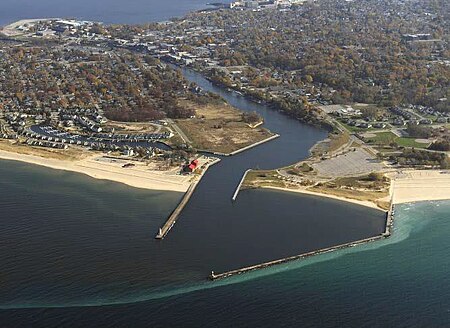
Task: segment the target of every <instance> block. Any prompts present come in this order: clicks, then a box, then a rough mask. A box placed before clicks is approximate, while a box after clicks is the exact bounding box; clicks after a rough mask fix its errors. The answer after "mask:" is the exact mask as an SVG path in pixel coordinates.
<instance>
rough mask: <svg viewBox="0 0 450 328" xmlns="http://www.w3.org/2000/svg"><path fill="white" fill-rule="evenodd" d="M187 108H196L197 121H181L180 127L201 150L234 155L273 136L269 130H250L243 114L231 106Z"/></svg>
mask: <svg viewBox="0 0 450 328" xmlns="http://www.w3.org/2000/svg"><path fill="white" fill-rule="evenodd" d="M183 105H185V106H193V107H195V110H196V118H192V119H178V120H176V124H177V125H178V126H179V128H180V129H181V130H182V131H183V132H184V133H185V134H186V135H187V137H188V138H189V139H190V140H191V141H192V146H193V147H195V148H197V149H201V150H208V151H215V152H220V153H231V152H233V151H235V150H238V149H240V148H243V147H246V146H248V145H251V144H253V143H255V142H258V141H261V140H264V139H267V138H268V137H270V136H272V135H273V134H272V133H271V132H269V131H268V130H267V129H264V128H261V127H257V128H254V129H252V128H251V127H249V126H248V125H247V123H245V122H243V121H242V117H241V112H240V111H239V110H237V109H235V108H233V107H231V106H230V105H227V104H223V105H196V104H193V103H188V102H183Z"/></svg>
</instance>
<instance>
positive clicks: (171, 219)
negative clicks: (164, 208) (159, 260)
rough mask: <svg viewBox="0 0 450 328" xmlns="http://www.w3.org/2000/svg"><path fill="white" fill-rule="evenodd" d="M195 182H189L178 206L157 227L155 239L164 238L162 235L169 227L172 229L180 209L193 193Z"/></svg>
mask: <svg viewBox="0 0 450 328" xmlns="http://www.w3.org/2000/svg"><path fill="white" fill-rule="evenodd" d="M197 184H198V181H196V182H193V183H191V185H190V186H189V188H188V190H187V191H186V193H185V194H184V196H183V198H182V199H181V201H180V203H179V204H178V206H177V207H176V208H175V209H174V210H173V212H172V214H170V216H169V218H168V219H167V221H166V223H164V225H163V226H162V227H161V228H159V231H158V234H157V235H156V236H155V238H156V239H164V237H165V236H166V235H167V234H168V233H169V231H170V229H172V227H173V226H174V224H175V222H176V221H177V219H178V216H179V215H180V213H181V211H182V210H183V209H184V207H185V206H186V204H187V203H188V201H189V199H191V196H192V194H193V193H194V190H195V187H196V186H197Z"/></svg>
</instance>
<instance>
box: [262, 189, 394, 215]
mask: <svg viewBox="0 0 450 328" xmlns="http://www.w3.org/2000/svg"><path fill="white" fill-rule="evenodd" d="M261 188H266V189H274V190H280V191H289V192H297V193H300V194H307V195H313V196H319V197H326V198H332V199H336V200H340V201H344V202H348V203H353V204H358V205H362V206H366V207H370V208H375V209H377V210H380V211H386V210H384V209H382V208H380V207H378V206H377V205H376V204H374V203H372V202H369V201H364V200H357V199H351V198H345V197H339V196H335V195H329V194H322V193H318V192H313V191H310V190H306V189H304V188H298V189H291V188H282V187H269V186H261Z"/></svg>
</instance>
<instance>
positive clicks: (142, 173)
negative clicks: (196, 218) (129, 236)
mask: <svg viewBox="0 0 450 328" xmlns="http://www.w3.org/2000/svg"><path fill="white" fill-rule="evenodd" d="M0 159H4V160H12V161H20V162H25V163H29V164H34V165H40V166H45V167H48V168H51V169H56V170H64V171H71V172H77V173H81V174H85V175H88V176H90V177H92V178H95V179H100V180H109V181H114V182H120V183H123V184H126V185H129V186H131V187H135V188H142V189H150V190H163V191H175V192H186V191H187V190H188V188H189V186H190V185H191V183H192V180H193V179H195V178H196V176H190V175H188V176H184V175H179V174H177V172H178V168H174V169H170V170H167V171H157V170H156V167H151V166H147V165H146V164H144V163H140V162H136V161H131V160H129V159H126V158H123V159H120V158H117V159H116V158H109V157H103V156H101V155H98V154H94V155H92V156H88V157H86V158H83V159H80V160H73V161H70V160H60V159H54V158H45V157H39V156H35V155H28V154H19V153H13V152H8V151H5V150H0ZM206 161H207V160H206V158H205V157H202V158H201V159H200V166H201V165H204V164H205V163H206ZM128 163H133V164H134V166H129V167H123V165H125V164H128Z"/></svg>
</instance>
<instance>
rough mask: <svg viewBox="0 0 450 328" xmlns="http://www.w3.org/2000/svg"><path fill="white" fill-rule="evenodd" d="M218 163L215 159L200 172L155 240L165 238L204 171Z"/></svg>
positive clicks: (218, 160) (217, 159)
mask: <svg viewBox="0 0 450 328" xmlns="http://www.w3.org/2000/svg"><path fill="white" fill-rule="evenodd" d="M218 162H220V159H219V158H216V159H215V160H213V161H212V162H211V163H209V164H208V165H207V166H206V167H205V169H204V171H203V172H202V175H201V177H200V178H199V179H198V180H197V181H194V182H193V183H191V185H190V186H189V188H188V190H187V191H186V193H185V194H184V196H183V198H182V199H181V201H180V203H179V204H178V205H177V207H176V208H175V209H174V210H173V212H172V213H171V214H170V216H169V218H168V219H167V221H166V222H165V223H164V225H163V226H162V227H161V228H159V231H158V233H157V234H156V236H155V238H156V239H160V240H162V239H164V238H165V237H166V235H167V234H168V233H169V231H170V229H172V227H173V226H174V225H175V222H176V221H177V219H178V217H179V216H180V214H181V212H182V211H183V209H184V207H185V206H186V204H187V203H188V202H189V200H190V199H191V197H192V194H193V193H194V191H195V188H196V187H197V185H198V184H199V183H200V181H201V178H202V177H203V175H204V174H205V173H206V171H207V170H208V168H209V167H210V166H212V165H214V164H216V163H218Z"/></svg>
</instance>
